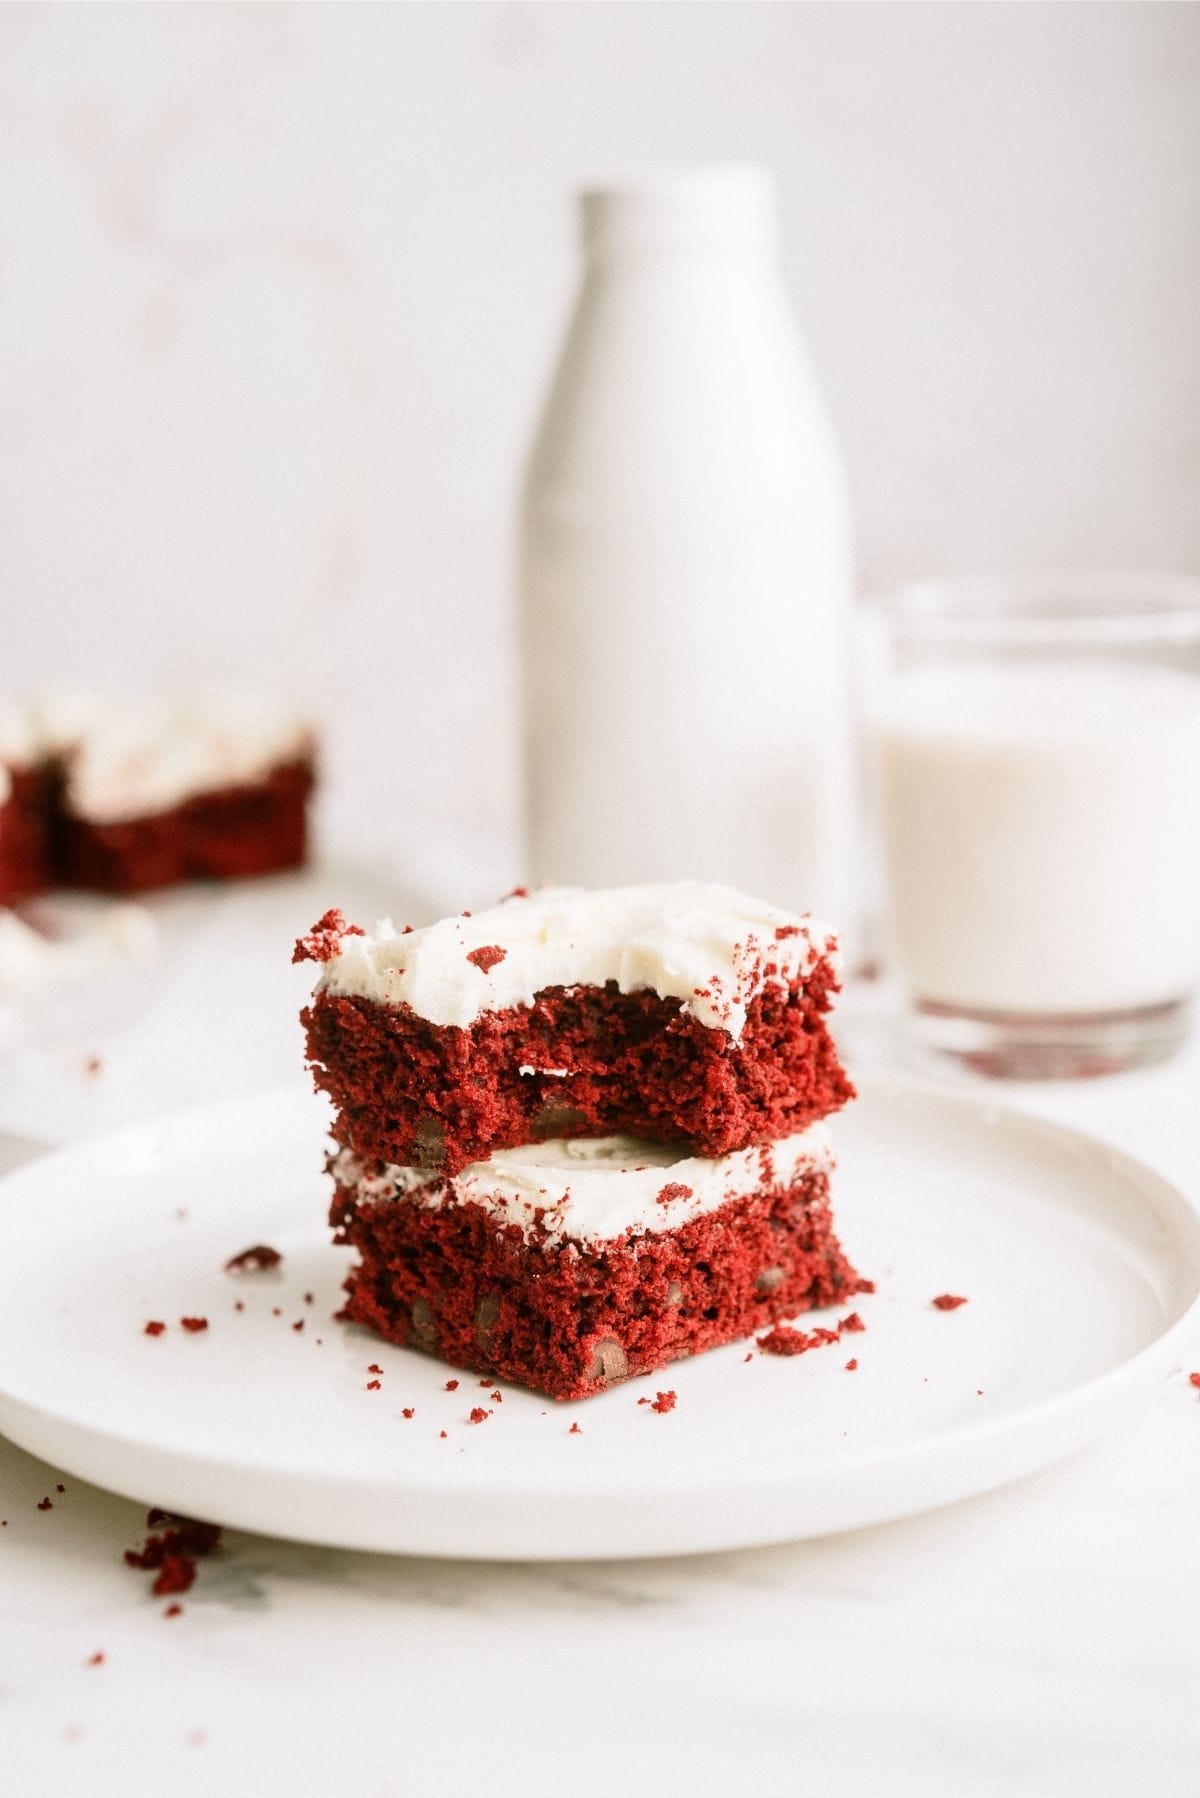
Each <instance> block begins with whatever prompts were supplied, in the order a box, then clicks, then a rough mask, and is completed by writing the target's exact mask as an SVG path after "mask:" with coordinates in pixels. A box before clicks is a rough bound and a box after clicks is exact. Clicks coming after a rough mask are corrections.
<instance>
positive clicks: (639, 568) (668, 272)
mask: <svg viewBox="0 0 1200 1798" xmlns="http://www.w3.org/2000/svg"><path fill="white" fill-rule="evenodd" d="M582 225H583V248H584V273H583V281H582V285H581V289H580V292H579V297H578V302H577V305H576V308H575V313H574V317H573V319H572V321H571V325H570V329H569V331H568V334H567V340H566V344H565V347H564V349H563V352H562V357H561V360H560V362H559V365H558V370H557V374H556V376H555V379H554V382H553V385H552V387H551V391H550V396H549V399H548V401H547V403H546V407H545V411H544V414H543V417H542V421H541V425H540V428H539V430H538V432H537V435H536V439H535V442H534V446H533V450H532V453H531V456H530V461H529V466H528V470H527V474H526V480H525V486H524V493H523V501H522V517H521V544H520V566H521V574H520V579H521V599H522V630H523V651H524V669H525V722H526V742H527V767H528V784H529V828H530V845H529V852H530V874H531V877H532V878H533V879H534V880H536V881H539V882H541V881H563V882H569V883H576V882H578V883H580V884H584V885H609V884H619V883H624V882H634V881H664V880H674V879H681V878H688V877H691V878H697V879H705V880H718V881H724V882H727V883H728V884H730V885H733V886H737V887H740V888H742V889H744V890H746V891H749V892H751V893H754V894H757V895H758V896H760V897H762V898H765V899H768V900H771V901H773V902H774V903H776V904H779V905H784V906H789V907H794V908H797V909H811V910H814V911H816V912H818V913H819V914H821V915H823V916H824V917H825V918H826V919H828V920H829V921H831V922H833V923H835V924H837V925H839V926H841V927H842V928H843V930H844V929H845V928H846V927H847V926H849V925H850V924H851V923H852V907H853V903H854V892H853V881H852V871H853V859H854V855H853V851H854V841H855V833H856V817H855V779H854V770H853V754H852V739H851V707H850V703H849V693H848V688H849V681H848V670H847V648H848V634H849V629H850V623H851V620H850V593H851V555H850V533H849V523H848V506H847V497H846V490H845V483H844V478H843V474H842V469H841V466H840V463H839V460H838V456H837V453H836V450H835V446H834V443H833V438H832V435H831V432H830V427H829V423H828V420H827V418H826V414H825V409H824V407H823V405H822V403H821V399H820V396H819V394H818V392H817V390H816V386H815V383H814V380H813V375H812V371H811V369H810V367H809V364H808V360H807V358H806V356H805V353H804V349H803V346H802V345H801V343H800V340H799V337H798V334H797V332H796V329H795V326H794V324H793V320H792V317H791V313H790V310H789V305H788V298H787V294H786V292H785V289H784V284H783V280H782V277H781V271H780V269H779V266H778V262H777V257H776V232H775V218H774V196H773V190H772V185H771V182H770V178H769V177H768V176H767V175H766V173H765V172H764V171H762V170H759V169H754V168H747V169H741V168H738V169H719V168H714V169H700V170H696V171H692V172H687V173H682V174H675V175H666V176H661V177H651V178H646V179H636V180H630V181H627V182H624V183H621V184H619V185H613V186H608V187H604V188H598V189H593V190H590V191H586V192H585V193H584V194H583V196H582Z"/></svg>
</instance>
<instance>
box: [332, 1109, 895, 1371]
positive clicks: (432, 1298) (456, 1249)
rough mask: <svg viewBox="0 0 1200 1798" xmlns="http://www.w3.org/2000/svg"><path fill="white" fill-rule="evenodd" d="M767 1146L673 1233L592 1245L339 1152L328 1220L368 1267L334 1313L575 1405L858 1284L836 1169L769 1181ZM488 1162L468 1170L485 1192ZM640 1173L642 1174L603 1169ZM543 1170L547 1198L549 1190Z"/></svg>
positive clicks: (548, 1222) (635, 1232)
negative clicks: (759, 1178) (841, 1227)
mask: <svg viewBox="0 0 1200 1798" xmlns="http://www.w3.org/2000/svg"><path fill="white" fill-rule="evenodd" d="M795 1140H797V1141H799V1140H800V1139H795ZM776 1146H777V1147H783V1146H784V1145H776ZM579 1147H580V1145H578V1144H574V1145H572V1148H573V1149H574V1151H575V1152H576V1153H578V1152H579ZM646 1152H647V1153H649V1152H650V1151H649V1150H647V1151H646ZM754 1153H755V1154H758V1153H760V1152H758V1151H755V1152H754ZM761 1153H762V1155H763V1156H764V1157H765V1161H764V1165H763V1172H764V1175H765V1176H766V1178H764V1180H763V1183H762V1184H761V1185H760V1186H758V1188H757V1189H756V1190H754V1191H751V1192H748V1193H740V1194H736V1195H735V1196H732V1197H730V1198H728V1199H727V1200H726V1201H725V1202H723V1203H720V1204H718V1205H717V1206H716V1207H715V1208H713V1209H708V1210H704V1211H701V1212H700V1213H699V1214H698V1215H695V1216H691V1217H687V1218H685V1221H683V1222H682V1223H681V1224H680V1226H679V1227H678V1228H673V1229H662V1230H647V1229H627V1230H625V1232H624V1233H623V1234H621V1235H619V1236H615V1237H610V1238H602V1239H597V1240H593V1239H589V1238H586V1237H584V1238H582V1239H574V1238H572V1237H571V1236H570V1235H564V1234H563V1233H562V1232H561V1230H560V1229H558V1228H556V1225H555V1217H554V1213H553V1210H552V1209H544V1208H542V1207H538V1206H536V1205H535V1206H534V1208H533V1209H532V1211H531V1212H530V1215H529V1217H528V1219H527V1221H526V1222H524V1224H522V1223H521V1222H515V1221H506V1220H505V1219H504V1217H502V1216H501V1217H498V1216H497V1214H496V1211H495V1209H494V1206H490V1205H487V1204H483V1203H479V1202H476V1201H475V1200H472V1199H463V1198H461V1197H459V1196H455V1197H454V1198H453V1200H452V1201H451V1202H446V1185H445V1183H440V1184H438V1183H435V1184H434V1185H433V1186H432V1188H431V1186H430V1184H429V1183H428V1179H427V1178H426V1183H425V1184H424V1185H419V1186H416V1187H415V1188H414V1186H413V1185H412V1184H411V1177H410V1180H409V1184H408V1189H407V1190H398V1189H397V1182H398V1181H400V1182H402V1181H404V1180H405V1177H406V1176H410V1170H405V1169H390V1170H384V1169H377V1170H376V1171H375V1173H374V1175H371V1174H369V1173H364V1171H363V1170H362V1168H361V1166H360V1165H359V1164H357V1163H355V1162H354V1161H353V1158H351V1157H348V1156H346V1155H345V1154H343V1155H342V1156H340V1157H338V1158H337V1159H336V1160H335V1162H334V1163H333V1167H334V1174H335V1181H336V1182H337V1192H336V1196H335V1199H334V1203H333V1208H332V1211H331V1218H330V1221H331V1222H332V1223H333V1225H334V1227H335V1230H336V1232H337V1240H338V1241H339V1242H341V1243H344V1244H349V1245H350V1246H351V1247H352V1248H354V1249H356V1250H357V1251H358V1255H359V1260H358V1263H357V1265H356V1266H355V1267H354V1269H353V1271H352V1273H351V1275H350V1278H349V1280H348V1281H347V1283H346V1292H347V1295H348V1296H347V1303H346V1306H345V1309H344V1311H343V1312H342V1313H341V1315H342V1317H343V1318H344V1319H345V1320H347V1321H349V1322H353V1323H358V1324H362V1325H364V1326H365V1327H366V1328H367V1329H370V1330H373V1331H374V1332H375V1333H376V1334H378V1335H380V1336H382V1337H385V1338H386V1339H387V1340H388V1341H389V1342H394V1343H399V1344H403V1345H407V1346H408V1347H412V1348H419V1349H424V1350H426V1351H428V1352H430V1353H433V1354H436V1355H438V1356H439V1357H440V1358H441V1359H442V1360H444V1361H448V1362H450V1363H452V1364H453V1365H454V1366H456V1367H465V1368H471V1369H473V1370H474V1371H476V1372H478V1373H482V1374H491V1375H495V1376H496V1377H497V1378H502V1379H507V1380H512V1381H514V1382H516V1383H517V1384H519V1385H522V1386H530V1387H532V1388H534V1390H535V1391H539V1392H544V1393H546V1394H548V1395H549V1396H550V1397H552V1398H557V1399H575V1398H586V1397H588V1396H589V1395H590V1394H592V1393H595V1392H600V1391H602V1390H603V1389H604V1388H605V1387H607V1386H611V1385H613V1384H615V1383H616V1382H617V1381H619V1380H623V1379H625V1378H626V1377H627V1376H629V1375H631V1374H639V1373H649V1372H651V1371H653V1370H654V1369H655V1368H660V1367H663V1366H665V1365H666V1364H667V1363H668V1362H670V1361H673V1360H676V1359H678V1358H679V1357H681V1356H684V1355H692V1354H696V1353H698V1352H699V1351H700V1350H702V1349H708V1348H715V1347H717V1346H718V1345H719V1344H721V1343H725V1342H731V1341H734V1340H736V1339H737V1338H738V1337H743V1336H747V1335H749V1334H750V1333H751V1332H753V1331H754V1330H757V1329H759V1328H760V1327H761V1326H763V1325H765V1324H770V1323H772V1322H774V1321H775V1320H777V1319H779V1318H785V1317H791V1316H793V1315H795V1314H796V1313H797V1312H800V1311H806V1310H809V1309H811V1308H813V1307H815V1306H820V1305H829V1304H834V1303H836V1302H838V1301H839V1300H842V1299H845V1298H847V1297H849V1296H850V1295H852V1294H853V1293H856V1292H860V1291H863V1290H865V1289H866V1287H865V1283H864V1282H862V1281H860V1279H859V1277H858V1275H857V1274H856V1273H855V1271H854V1269H853V1268H852V1267H851V1265H850V1263H849V1261H848V1260H847V1259H846V1256H845V1255H844V1254H843V1252H842V1249H841V1247H840V1245H839V1243H838V1241H837V1238H836V1237H835V1235H834V1233H833V1220H832V1215H831V1212H830V1206H829V1174H828V1167H827V1166H822V1165H809V1166H806V1167H803V1168H800V1169H797V1168H795V1167H794V1166H793V1167H792V1168H791V1169H789V1170H788V1171H787V1172H786V1174H785V1177H784V1179H783V1180H782V1181H772V1179H771V1174H772V1171H773V1169H772V1162H771V1151H770V1150H769V1149H768V1150H766V1151H762V1152H761ZM726 1159H727V1160H728V1161H732V1160H734V1159H735V1158H733V1157H729V1158H726ZM491 1165H492V1164H489V1163H478V1164H476V1165H475V1168H474V1169H473V1170H468V1173H470V1174H473V1175H474V1177H475V1181H476V1184H477V1185H480V1184H481V1179H480V1176H481V1175H482V1174H483V1172H484V1170H486V1169H487V1168H488V1167H489V1166H491ZM719 1165H722V1164H718V1163H712V1162H710V1163H701V1162H698V1161H694V1160H693V1161H690V1162H684V1163H678V1164H676V1165H675V1166H670V1165H659V1166H656V1167H655V1168H654V1169H653V1172H654V1173H655V1174H657V1175H658V1176H660V1177H661V1176H662V1175H664V1174H677V1173H683V1172H686V1170H688V1169H695V1168H697V1167H707V1168H715V1167H717V1166H719ZM556 1171H560V1170H556ZM633 1172H637V1173H639V1174H645V1173H646V1172H647V1170H646V1169H645V1168H642V1167H638V1168H637V1169H636V1170H635V1169H634V1168H632V1167H627V1168H625V1169H621V1170H617V1171H616V1172H615V1173H612V1174H610V1175H609V1176H608V1177H609V1179H610V1180H612V1179H615V1178H620V1176H621V1174H622V1173H633ZM546 1174H547V1178H548V1186H547V1187H546V1188H538V1189H537V1190H538V1191H539V1192H543V1193H544V1192H547V1191H548V1190H552V1188H551V1187H550V1185H549V1179H550V1174H551V1170H550V1169H549V1168H547V1169H546ZM693 1177H694V1176H693ZM614 1190H615V1189H614ZM625 1190H629V1189H625ZM679 1194H686V1195H687V1197H688V1198H689V1199H690V1197H691V1189H690V1188H689V1187H688V1186H687V1185H686V1184H683V1183H682V1182H681V1181H679V1180H668V1181H667V1183H666V1184H665V1185H664V1186H663V1187H662V1189H661V1192H660V1194H659V1199H660V1202H661V1203H663V1204H664V1205H666V1206H670V1205H672V1204H673V1203H674V1204H675V1206H676V1208H677V1209H678V1208H679V1207H680V1206H681V1205H682V1206H683V1208H684V1209H686V1204H687V1200H686V1199H684V1200H682V1201H681V1200H680V1199H678V1198H677V1197H676V1195H679ZM564 1196H569V1194H568V1195H564ZM431 1199H432V1202H431ZM560 1221H561V1220H560Z"/></svg>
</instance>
